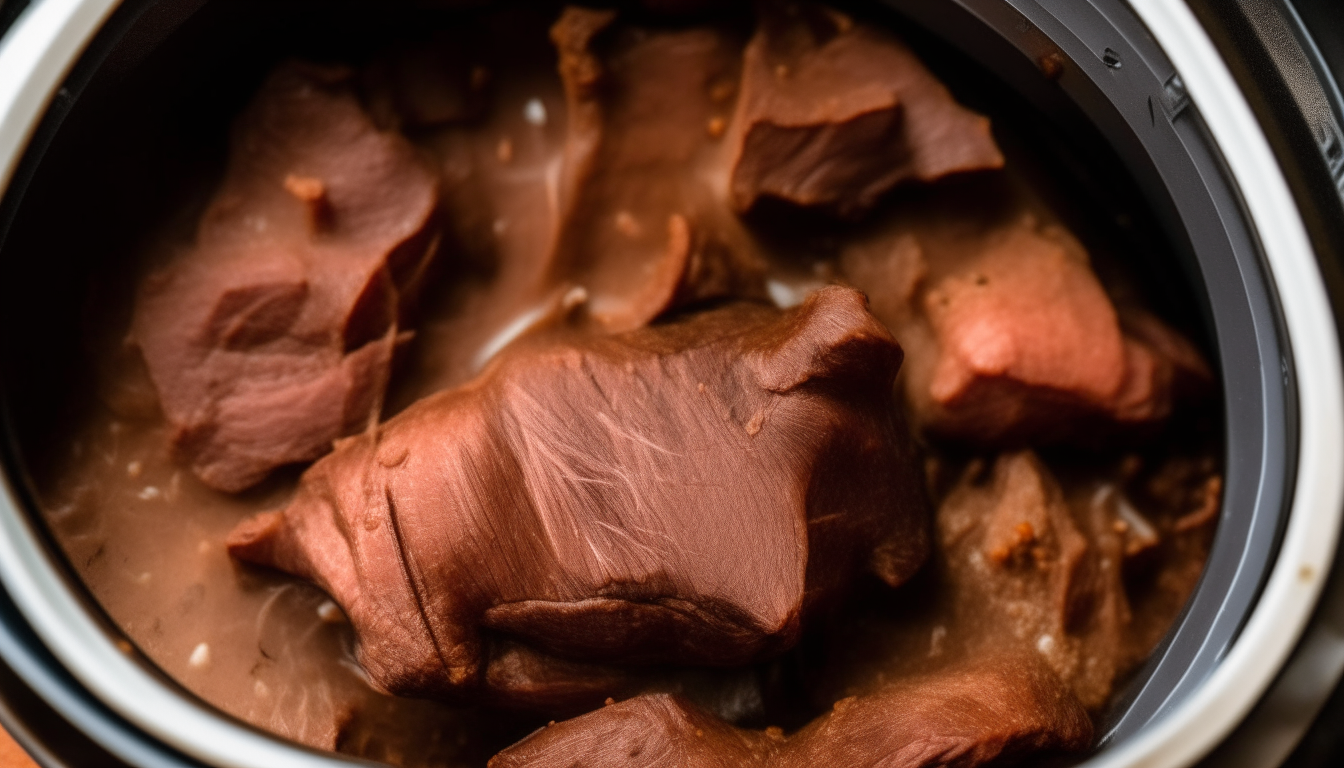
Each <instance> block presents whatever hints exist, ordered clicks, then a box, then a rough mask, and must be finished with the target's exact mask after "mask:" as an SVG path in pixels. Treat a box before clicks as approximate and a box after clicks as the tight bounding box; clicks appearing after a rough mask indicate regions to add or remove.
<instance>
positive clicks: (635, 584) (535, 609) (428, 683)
mask: <svg viewBox="0 0 1344 768" xmlns="http://www.w3.org/2000/svg"><path fill="white" fill-rule="evenodd" d="M900 360H901V351H900V348H899V347H898V346H897V344H896V343H895V341H894V340H893V339H892V338H891V336H890V334H889V333H888V332H887V331H886V329H885V328H883V327H882V326H881V324H880V323H878V322H877V321H876V320H875V319H874V318H873V317H872V316H871V315H870V314H868V312H867V310H866V308H865V302H864V299H863V297H862V295H861V294H859V293H858V292H856V291H853V290H852V289H848V288H842V287H838V286H837V287H832V288H827V289H824V290H822V291H820V292H818V293H816V294H814V295H813V296H812V297H811V298H810V299H809V300H808V301H807V302H806V303H804V304H803V305H802V306H800V307H798V308H795V309H793V310H790V311H786V312H781V311H779V310H775V309H772V308H769V307H765V306H761V305H755V304H745V303H740V304H736V305H730V306H728V307H725V308H721V309H717V310H711V311H707V312H703V313H699V314H697V315H693V316H691V317H689V318H686V319H683V320H681V321H678V322H674V323H669V324H663V325H657V326H652V327H649V328H645V329H641V330H638V331H633V332H630V333H626V334H618V335H614V336H602V337H595V336H592V335H577V334H575V335H564V334H561V335H560V336H559V337H558V338H557V337H554V336H552V337H549V338H547V337H535V338H526V339H523V340H520V341H519V342H518V343H516V344H515V345H514V346H512V347H510V348H509V349H508V350H506V351H505V352H504V353H503V354H502V356H501V357H500V358H497V359H496V360H495V361H494V362H493V363H492V364H491V366H490V367H489V368H487V370H486V371H485V372H484V373H483V374H482V375H481V376H480V377H479V378H478V379H476V380H475V381H473V382H472V383H470V384H468V385H466V386H464V387H462V388H459V389H456V390H449V391H446V392H443V393H440V394H437V395H434V396H431V397H428V398H426V399H424V400H422V401H420V402H419V403H417V404H415V405H414V406H412V407H411V408H409V409H408V410H406V411H405V412H403V413H402V414H400V415H398V416H396V417H395V418H393V419H391V420H390V421H388V422H387V423H386V424H385V425H384V426H383V427H381V428H380V429H379V430H378V431H377V432H376V433H374V434H370V435H364V436H360V437H356V438H351V439H350V440H349V441H348V442H346V443H345V444H343V445H342V446H341V447H340V448H338V449H337V451H336V452H335V453H333V454H332V455H330V456H328V457H326V458H324V459H322V460H321V461H319V462H318V463H317V464H315V465H314V466H313V467H312V468H311V469H309V470H308V472H307V473H306V474H305V475H304V477H303V479H302V481H301V485H300V488H299V491H298V494H297V496H296V497H295V499H294V500H293V502H292V503H291V504H290V505H289V506H288V507H287V508H286V509H284V510H283V511H280V512H274V513H266V514H263V515H261V516H258V517H256V518H253V519H250V520H248V521H245V522H244V523H243V524H241V525H240V526H239V527H238V528H237V529H236V530H235V531H234V533H233V534H232V535H231V537H230V540H229V547H230V551H231V552H232V553H233V554H234V555H235V556H236V557H238V558H241V559H243V560H246V561H250V562H254V563H259V564H263V565H270V566H275V567H277V568H280V569H282V570H285V571H288V572H290V573H293V574H296V575H298V576H301V577H304V578H307V579H311V580H313V581H315V582H316V583H317V584H318V585H319V586H321V587H322V588H323V589H325V590H326V591H327V592H329V593H330V594H331V595H332V597H333V598H334V599H335V600H336V601H337V602H338V603H340V605H341V606H342V607H343V608H344V609H345V611H346V614H347V615H348V616H349V617H350V620H351V622H352V624H353V626H354V629H355V632H356V635H357V638H358V657H359V660H360V661H361V663H362V664H363V665H364V667H365V669H366V670H367V671H368V673H369V676H370V678H371V680H372V681H373V682H374V684H375V685H377V686H379V687H381V688H383V689H385V690H387V691H389V692H392V693H397V694H404V695H420V696H436V697H457V698H461V697H462V696H464V695H466V694H468V693H469V692H471V691H472V690H473V689H477V690H479V686H480V685H481V684H482V682H484V683H485V684H487V685H488V684H489V682H490V679H489V678H490V676H489V675H483V674H482V668H483V667H485V666H488V664H487V663H486V657H488V655H489V652H490V649H489V648H488V647H487V646H488V638H489V635H488V634H483V630H487V631H489V632H490V633H502V634H504V635H507V636H511V637H513V638H516V639H519V640H521V641H523V642H525V643H528V644H530V645H531V646H533V647H535V648H538V649H540V650H541V651H543V652H545V653H550V654H554V655H557V656H560V657H565V658H572V659H579V660H585V659H588V660H591V659H596V660H601V661H603V662H606V663H617V664H653V663H678V664H703V665H738V664H743V663H747V662H750V661H753V660H756V659H759V658H761V657H764V656H768V655H770V654H774V653H778V652H780V651H782V650H784V649H786V648H788V647H789V646H790V645H791V644H793V643H794V642H795V641H796V639H797V637H798V634H799V629H800V622H801V620H802V619H803V617H804V615H805V614H806V613H808V612H809V611H810V610H812V609H814V608H815V607H816V606H819V605H822V604H824V603H827V602H829V601H830V600H831V599H832V598H833V597H835V596H837V595H838V594H840V593H841V592H842V591H843V590H844V589H845V588H846V587H847V586H848V584H849V582H850V581H851V580H852V579H853V577H854V576H855V574H856V573H858V572H862V571H868V572H871V573H873V574H875V575H877V576H878V577H880V578H881V579H882V580H884V581H885V582H887V583H888V584H891V585H896V584H899V583H901V582H902V581H904V580H905V579H906V578H907V577H908V576H910V575H911V574H912V573H913V572H914V571H915V570H916V569H917V568H918V567H919V565H920V563H922V562H923V560H924V558H925V555H926V551H927V547H928V538H929V536H928V531H927V525H928V516H927V512H926V509H925V507H924V497H923V491H922V482H921V479H920V478H919V476H918V473H917V471H916V470H915V469H914V468H915V467H916V461H915V458H914V455H913V452H912V448H911V445H910V443H909V442H908V436H907V434H906V432H905V430H904V426H903V424H902V422H901V417H900V414H899V411H898V410H897V409H896V408H895V407H894V405H893V403H892V402H891V397H890V387H891V383H892V380H893V377H894V376H895V374H896V371H897V369H898V367H899V365H900Z"/></svg>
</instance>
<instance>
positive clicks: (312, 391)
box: [132, 63, 438, 491]
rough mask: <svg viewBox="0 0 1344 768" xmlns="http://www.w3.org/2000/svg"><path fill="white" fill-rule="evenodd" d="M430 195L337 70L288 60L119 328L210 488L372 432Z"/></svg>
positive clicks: (411, 157)
mask: <svg viewBox="0 0 1344 768" xmlns="http://www.w3.org/2000/svg"><path fill="white" fill-rule="evenodd" d="M437 186H438V183H437V181H436V179H435V176H434V173H433V171H431V170H429V169H428V168H426V167H425V166H424V165H423V164H422V163H421V161H420V160H419V158H418V156H417V154H416V152H415V150H414V149H413V148H412V147H411V146H410V145H409V144H408V143H406V141H405V140H404V139H402V138H401V137H400V136H397V135H395V134H391V133H385V132H383V131H380V130H378V129H376V128H375V127H374V126H373V124H372V123H371V122H370V120H369V117H368V115H367V114H365V112H364V111H363V109H362V108H361V107H360V105H359V102H358V101H357V100H356V99H355V97H354V95H353V94H352V92H351V88H350V84H349V73H347V72H346V71H344V70H339V69H330V68H320V67H315V66H310V65H305V64H299V63H289V64H285V65H283V66H281V67H280V68H279V69H278V70H276V72H275V73H274V74H273V75H272V76H271V77H270V78H269V79H268V80H267V81H266V83H265V85H263V86H262V88H261V91H260V93H259V94H258V95H257V97H256V99H255V100H254V102H253V103H252V105H251V106H250V107H248V109H247V110H246V111H245V112H244V114H243V115H242V116H241V117H240V118H239V120H238V123H237V125H236V126H235V129H234V133H233V140H232V148H231V154H230V159H229V166H228V170H227V173H226V175H225V178H224V181H223V183H222V185H221V186H220V189H219V191H218V192H217V193H216V194H215V196H214V198H213V200H212V201H211V203H210V205H209V207H208V208H207V210H206V211H205V213H204V215H203V216H202V217H201V220H200V223H199V227H198V229H197V233H196V240H195V243H194V244H193V245H192V246H191V247H190V248H189V249H187V250H186V251H185V252H184V253H182V254H181V255H180V256H178V257H177V258H175V259H174V260H173V261H172V262H171V263H170V264H169V265H168V266H167V267H166V268H164V269H163V270H162V271H160V272H158V273H155V274H152V275H150V276H149V277H148V278H146V279H145V280H144V282H143V284H142V285H141V289H140V293H139V296H138V299H137V303H136V307H135V317H134V321H133V327H132V335H133V338H134V341H135V342H136V343H137V344H138V345H139V347H140V350H141V352H142V353H143V355H144V358H145V362H146V363H147V365H148V368H149V373H150V377H151V378H152V380H153V382H154V386H155V389H156V390H157V391H158V394H159V399H160V402H161V404H162V406H163V411H164V413H165V414H166V415H167V417H168V421H169V423H170V425H171V426H172V442H173V447H174V448H175V450H176V451H177V453H178V455H179V456H181V457H182V458H183V459H184V460H185V461H186V462H188V463H189V464H190V465H191V468H192V470H193V471H194V472H195V473H196V474H197V475H198V476H200V478H201V479H202V480H203V481H205V482H206V483H207V484H208V485H211V486H213V487H215V488H219V489H222V490H227V491H237V490H241V489H244V488H247V487H248V486H250V485H252V484H254V483H256V482H257V481H259V480H261V479H262V478H263V477H265V476H266V474H267V473H269V472H270V471H271V470H272V469H274V468H276V467H278V466H281V465H283V464H289V463H293V462H300V461H310V460H312V459H315V458H317V457H319V456H321V455H322V454H323V453H325V452H327V451H328V450H330V448H331V444H332V440H333V439H335V438H338V437H340V436H342V435H347V434H351V433H353V432H356V431H359V430H361V429H364V428H365V427H366V426H368V425H369V424H371V423H372V422H373V421H375V420H376V419H377V417H378V413H379V410H380V409H381V404H382V397H383V392H384V389H385V387H386V385H387V377H388V370H389V367H390V364H391V358H392V351H393V347H394V345H395V344H396V342H397V340H398V334H399V333H400V332H401V330H402V328H403V327H404V322H405V318H406V312H407V309H408V306H409V302H410V299H411V297H412V296H413V294H414V292H415V289H416V287H417V285H418V283H419V281H420V278H421V276H422V275H423V273H424V270H425V268H426V265H427V264H428V262H429V259H430V258H431V256H432V254H433V251H434V250H435V232H434V226H433V221H434V210H435V207H436V205H437V200H438V192H437Z"/></svg>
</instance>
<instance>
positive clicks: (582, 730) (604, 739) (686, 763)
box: [490, 656, 1092, 768]
mask: <svg viewBox="0 0 1344 768" xmlns="http://www.w3.org/2000/svg"><path fill="white" fill-rule="evenodd" d="M1091 739H1092V723H1091V721H1090V720H1088V717H1087V714H1086V713H1085V712H1084V711H1083V709H1082V708H1081V707H1080V706H1079V705H1078V703H1077V702H1076V701H1075V700H1074V699H1073V698H1072V696H1070V694H1069V692H1068V690H1067V689H1065V688H1064V687H1063V686H1061V685H1060V683H1059V680H1058V679H1057V678H1055V676H1054V675H1053V674H1052V673H1051V672H1050V671H1049V670H1048V669H1046V668H1045V667H1044V666H1043V665H1042V664H1040V662H1038V661H1035V660H1034V659H1032V658H1031V657H1013V656H1009V657H1002V656H1000V657H992V658H990V659H988V660H985V661H981V662H977V663H974V664H970V665H967V666H964V667H962V668H958V669H953V670H948V671H943V672H938V673H934V674H930V675H924V676H918V677H914V678H910V679H907V680H904V681H902V682H900V683H896V684H892V685H889V686H886V687H884V688H882V689H880V690H878V691H877V692H874V693H872V694H868V695H865V696H858V697H853V698H847V699H843V700H841V701H839V702H836V704H835V706H834V707H833V708H832V710H831V711H830V712H828V713H827V714H825V715H823V716H821V717H820V718H818V719H817V720H815V721H813V722H812V723H811V724H809V725H808V726H807V727H806V728H804V729H802V730H801V731H799V732H798V733H796V734H794V735H793V736H790V737H785V736H784V735H783V733H782V732H780V731H779V730H778V729H767V730H765V731H763V732H761V731H749V730H743V729H739V728H735V727H733V726H731V725H729V724H728V723H726V722H724V721H722V720H719V719H718V718H715V717H713V716H711V715H707V714H705V713H704V712H701V711H699V710H697V709H695V708H694V707H693V706H691V705H690V704H688V703H687V702H686V701H685V700H683V699H680V698H678V697H675V696H666V695H653V696H640V697H636V698H633V699H630V700H627V701H623V702H621V703H619V704H613V705H610V706H607V707H604V708H603V709H600V710H597V711H595V712H592V713H590V714H587V715H584V716H582V717H579V718H576V719H574V720H569V721H566V722H563V723H557V724H555V725H552V726H549V727H547V728H544V729H542V730H540V731H538V732H537V733H535V734H533V735H532V736H530V737H528V738H527V739H525V740H524V741H522V742H521V743H519V744H516V745H514V746H512V747H510V748H509V749H506V750H504V751H503V752H501V753H500V754H499V755H497V756H495V758H494V759H493V760H491V761H490V768H528V767H530V766H538V768H540V767H541V766H569V765H581V766H584V768H604V767H605V766H627V767H628V766H655V765H676V766H682V767H683V768H717V767H718V766H722V767H723V768H750V767H751V766H760V768H794V767H795V766H796V767H797V768H811V767H812V766H821V765H837V766H846V767H847V768H877V767H878V766H881V768H917V767H923V766H929V767H930V768H931V767H932V766H957V767H958V768H971V767H972V766H979V765H986V764H989V763H991V762H995V761H998V760H1000V759H1005V760H1006V759H1011V758H1013V757H1017V756H1020V755H1024V754H1032V755H1046V754H1049V753H1051V752H1077V751H1081V750H1083V749H1086V748H1087V747H1088V746H1089V745H1090V743H1091Z"/></svg>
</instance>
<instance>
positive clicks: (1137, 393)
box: [841, 195, 1212, 447]
mask: <svg viewBox="0 0 1344 768" xmlns="http://www.w3.org/2000/svg"><path fill="white" fill-rule="evenodd" d="M841 268H842V270H843V271H844V274H845V276H846V278H847V279H848V280H850V281H852V282H853V284H854V285H856V286H858V287H859V288H861V289H863V290H864V291H865V292H867V293H868V295H869V296H870V297H872V301H873V312H874V314H876V315H877V316H878V317H879V318H881V319H882V321H883V322H885V323H886V324H887V326H888V327H889V328H891V329H892V332H893V333H895V334H896V336H897V338H898V339H900V340H901V344H902V345H903V346H904V347H905V349H906V353H907V363H906V368H905V371H904V372H903V375H902V379H903V386H904V390H905V395H906V400H907V402H908V403H909V404H910V407H911V411H912V413H913V415H914V420H915V422H916V423H917V424H918V425H919V426H920V427H921V428H923V429H924V430H926V431H927V432H929V433H931V434H933V435H935V436H937V437H941V438H944V439H950V440H956V441H960V442H965V443H969V444H972V445H979V446H990V447H994V446H1005V445H1022V444H1031V445H1041V444H1048V443H1055V442H1080V441H1081V442H1088V441H1096V440H1097V439H1098V438H1099V437H1103V438H1104V437H1109V436H1112V435H1114V434H1116V433H1117V432H1120V431H1123V430H1126V429H1130V430H1133V429H1137V428H1142V427H1145V426H1149V425H1155V424H1158V423H1160V422H1161V421H1163V420H1164V419H1166V418H1167V417H1168V416H1169V415H1170V413H1171V411H1172V408H1173V404H1174V402H1175V400H1176V399H1177V398H1179V397H1181V396H1184V395H1187V394H1198V393H1202V392H1204V391H1206V390H1207V388H1208V386H1209V385H1210V383H1211V382H1212V374H1211V372H1210V371H1209V369H1208V366H1207V365H1206V364H1205V363H1204V361H1203V359H1202V357H1201V356H1200V354H1199V352H1198V351H1197V350H1196V349H1195V348H1194V347H1193V346H1192V345H1191V344H1190V342H1189V341H1187V340H1186V339H1185V338H1183V337H1182V336H1180V335H1179V334H1178V333H1177V332H1175V331H1174V330H1172V329H1171V328H1169V327H1168V326H1167V325H1166V324H1164V323H1163V322H1161V321H1160V320H1158V319H1157V318H1156V317H1154V316H1152V315H1151V314H1149V313H1147V312H1146V311H1144V310H1141V309H1138V308H1125V309H1123V310H1117V308H1116V306H1115V305H1114V304H1113V303H1112V302H1111V299H1110V297H1109V296H1108V295H1107V293H1106V291H1105V289H1104V288H1103V287H1102V285H1101V282H1100V281H1099V280H1098V279H1097V276H1096V274H1095V273H1094V272H1093V271H1092V267H1091V264H1090V262H1089V257H1088V253H1087V251H1086V250H1085V249H1084V248H1083V246H1082V244H1081V243H1079V242H1078V240H1077V239H1076V238H1075V237H1074V236H1073V235H1072V234H1070V233H1069V231H1068V230H1066V229H1065V228H1064V227H1062V226H1060V225H1058V224H1056V223H1054V222H1053V221H1051V220H1050V219H1049V218H1047V217H1046V216H1045V214H1044V213H1042V212H1040V211H1038V210H1036V209H1035V208H1034V206H1032V205H1031V204H1029V203H1028V202H1026V201H1018V200H1013V199H1012V198H1011V195H1009V196H1008V197H1007V198H1005V199H1004V200H1000V201H997V203H996V204H992V205H989V206H986V207H984V208H977V209H975V210H974V211H971V210H969V209H968V208H967V207H966V205H965V204H964V201H960V200H957V199H954V198H952V197H948V196H945V197H941V198H940V197H936V196H935V197H931V198H929V199H927V200H923V201H918V202H914V203H912V204H911V205H908V206H905V207H903V208H902V209H901V210H899V211H898V212H896V214H895V215H893V216H892V217H891V218H890V220H889V221H886V222H883V223H882V225H881V226H880V227H879V228H877V229H876V230H875V231H874V232H872V233H869V234H868V235H866V236H865V237H863V238H860V239H859V240H857V241H856V242H855V243H853V244H851V245H850V246H848V247H847V250H846V253H845V254H844V256H843V258H842V260H841Z"/></svg>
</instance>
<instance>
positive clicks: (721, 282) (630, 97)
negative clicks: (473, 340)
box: [548, 8, 765, 331]
mask: <svg viewBox="0 0 1344 768" xmlns="http://www.w3.org/2000/svg"><path fill="white" fill-rule="evenodd" d="M551 38H552V40H553V42H554V43H555V46H556V49H557V51H558V53H559V57H560V76H561V79H562V81H563V83H564V88H565V97H566V102H567V106H568V109H567V112H568V121H569V122H568V126H567V136H566V141H565V152H564V158H563V162H562V165H561V167H560V173H559V176H560V178H559V184H558V193H557V194H558V197H559V222H558V231H557V235H556V244H555V250H554V253H553V255H552V259H553V261H552V264H551V268H550V274H549V275H548V282H550V283H563V282H569V283H572V284H575V285H578V286H582V287H583V288H584V289H585V290H586V291H587V293H588V296H589V300H590V301H589V305H588V311H589V313H590V314H591V316H592V317H593V318H594V319H595V320H597V321H598V322H599V324H600V325H602V326H603V327H605V328H606V329H608V330H615V331H620V330H629V329H631V328H637V327H639V326H641V325H643V324H645V323H647V322H648V321H650V320H652V319H653V318H654V317H656V316H658V315H659V314H662V313H663V312H664V311H666V310H668V309H670V308H672V307H675V306H678V305H682V304H688V303H692V302H695V301H699V300H704V299H709V298H722V297H727V296H735V297H742V296H752V295H755V296H763V295H764V282H763V280H764V273H765V264H764V262H763V261H762V260H761V256H760V255H759V254H758V252H757V249H756V245H755V242H754V240H753V238H752V237H751V236H750V235H749V234H748V233H747V231H746V230H745V229H744V228H743V226H742V225H741V224H740V223H739V222H738V221H737V219H736V217H734V216H733V214H732V211H731V208H730V207H729V205H728V203H727V200H726V199H725V198H726V192H724V191H723V189H722V188H723V186H725V185H724V184H722V183H716V181H715V179H716V178H717V177H722V176H724V175H725V169H724V161H723V159H722V157H723V149H722V147H723V136H724V132H725V130H726V125H727V120H728V119H729V118H731V117H732V107H733V97H734V96H735V95H736V92H737V81H738V77H739V71H740V69H741V50H742V44H741V41H740V40H738V39H737V38H736V37H735V36H734V35H733V34H732V33H731V32H729V31H726V30H723V29H719V28H717V27H712V26H705V27H691V28H688V29H676V30H666V29H641V28H637V27H632V26H629V25H626V24H622V23H618V19H617V14H616V12H615V11H599V10H589V9H584V8H566V9H565V11H564V12H563V13H562V14H561V16H560V19H559V20H558V21H557V22H556V23H555V26H554V27H553V28H552V30H551Z"/></svg>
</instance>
